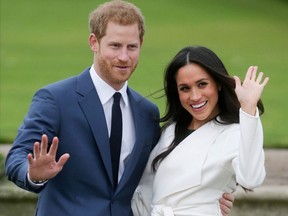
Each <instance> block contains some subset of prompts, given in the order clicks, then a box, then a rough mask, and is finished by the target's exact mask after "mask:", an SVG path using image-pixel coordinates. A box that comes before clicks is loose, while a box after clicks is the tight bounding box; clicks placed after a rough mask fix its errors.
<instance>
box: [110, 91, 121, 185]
mask: <svg viewBox="0 0 288 216" xmlns="http://www.w3.org/2000/svg"><path fill="white" fill-rule="evenodd" d="M113 98H114V102H113V106H112V121H111V134H110V151H111V161H112V169H113V181H114V189H116V187H117V185H118V170H119V159H120V152H121V141H122V112H121V108H120V99H121V93H119V92H116V93H115V94H114V95H113Z"/></svg>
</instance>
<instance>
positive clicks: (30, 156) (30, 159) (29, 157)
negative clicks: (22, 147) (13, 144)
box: [27, 153, 33, 165]
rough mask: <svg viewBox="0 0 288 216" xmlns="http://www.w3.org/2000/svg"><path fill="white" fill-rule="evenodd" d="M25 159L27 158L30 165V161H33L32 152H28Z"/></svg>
mask: <svg viewBox="0 0 288 216" xmlns="http://www.w3.org/2000/svg"><path fill="white" fill-rule="evenodd" d="M27 159H28V163H29V165H31V164H32V163H33V156H32V154H30V153H29V154H28V156H27Z"/></svg>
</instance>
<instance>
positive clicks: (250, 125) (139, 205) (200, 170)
mask: <svg viewBox="0 0 288 216" xmlns="http://www.w3.org/2000/svg"><path fill="white" fill-rule="evenodd" d="M174 129H175V124H172V125H170V126H169V127H167V128H166V130H165V131H163V133H162V135H161V138H160V140H159V142H158V144H157V146H156V147H155V148H154V150H153V151H152V153H151V155H150V158H149V161H148V164H147V166H146V169H145V171H144V174H143V176H142V179H141V181H140V184H139V186H138V188H137V190H136V192H135V194H134V196H133V199H132V209H133V213H134V216H150V215H152V216H176V215H177V216H184V215H189V216H212V215H213V216H215V215H221V210H220V206H219V199H220V198H221V196H222V194H223V193H224V192H228V193H231V192H233V191H235V189H236V187H237V183H238V184H240V185H241V186H243V187H245V188H249V189H253V188H255V187H257V186H259V185H261V183H262V182H263V181H264V178H265V167H264V161H265V158H264V151H263V129H262V124H261V121H260V117H259V114H258V110H257V113H256V116H251V115H248V114H246V113H244V112H243V111H242V110H241V109H240V123H239V124H229V125H223V124H219V123H217V122H216V121H214V120H213V121H210V122H208V123H206V124H205V125H203V126H201V127H200V128H198V129H197V130H196V131H194V132H193V133H192V134H191V135H189V136H188V137H186V138H185V139H184V140H183V141H182V142H181V143H180V144H179V145H178V146H177V147H176V148H175V149H174V150H173V151H172V152H171V153H170V154H169V155H168V156H167V157H166V158H165V159H164V160H163V161H162V162H161V163H160V165H159V167H158V169H157V172H156V173H154V172H152V170H151V163H152V161H153V159H154V158H155V157H156V156H157V155H158V154H159V153H161V152H163V151H165V150H166V149H167V148H168V146H169V145H170V143H171V142H172V140H173V139H174Z"/></svg>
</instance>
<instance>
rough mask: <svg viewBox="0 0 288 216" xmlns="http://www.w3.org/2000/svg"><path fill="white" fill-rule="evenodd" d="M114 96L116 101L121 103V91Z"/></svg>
mask: <svg viewBox="0 0 288 216" xmlns="http://www.w3.org/2000/svg"><path fill="white" fill-rule="evenodd" d="M113 98H114V103H119V102H120V99H121V93H120V92H115V94H114V95H113Z"/></svg>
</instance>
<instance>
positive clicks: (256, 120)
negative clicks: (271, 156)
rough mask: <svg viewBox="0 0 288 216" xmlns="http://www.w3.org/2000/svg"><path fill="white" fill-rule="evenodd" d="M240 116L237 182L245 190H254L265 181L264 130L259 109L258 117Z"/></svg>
mask: <svg viewBox="0 0 288 216" xmlns="http://www.w3.org/2000/svg"><path fill="white" fill-rule="evenodd" d="M239 112H240V113H239V115H240V141H239V155H238V157H236V158H235V159H234V160H233V169H234V171H235V173H236V180H237V182H238V183H239V184H240V185H241V186H243V187H244V188H248V189H253V188H255V187H258V186H259V185H261V184H262V183H263V181H264V179H265V175H266V172H265V166H264V163H265V155H264V150H263V128H262V123H261V120H260V117H259V111H258V109H257V112H256V115H255V116H252V115H249V114H247V113H245V112H244V111H243V110H242V109H240V111H239Z"/></svg>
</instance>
